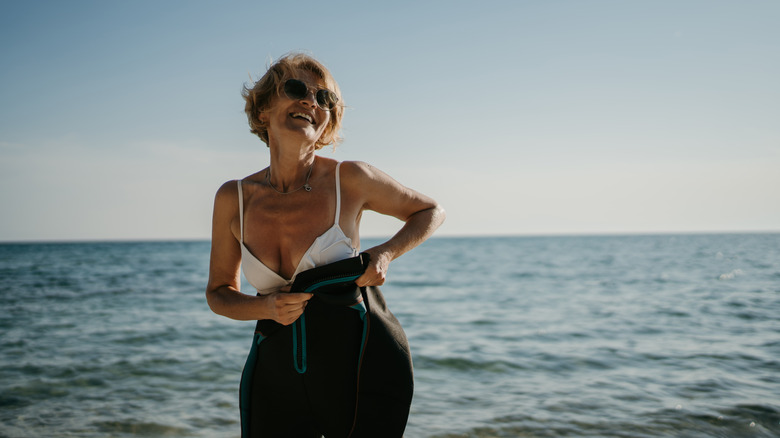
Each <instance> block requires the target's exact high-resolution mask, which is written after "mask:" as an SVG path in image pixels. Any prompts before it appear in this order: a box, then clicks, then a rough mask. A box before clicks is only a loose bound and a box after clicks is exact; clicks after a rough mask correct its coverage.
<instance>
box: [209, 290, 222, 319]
mask: <svg viewBox="0 0 780 438" xmlns="http://www.w3.org/2000/svg"><path fill="white" fill-rule="evenodd" d="M221 298H222V297H221V295H220V293H219V288H215V289H206V303H208V305H209V309H211V311H212V312H214V313H216V314H217V315H223V313H222V312H221V311H220V310H221V309H222V306H221V304H222V299H221Z"/></svg>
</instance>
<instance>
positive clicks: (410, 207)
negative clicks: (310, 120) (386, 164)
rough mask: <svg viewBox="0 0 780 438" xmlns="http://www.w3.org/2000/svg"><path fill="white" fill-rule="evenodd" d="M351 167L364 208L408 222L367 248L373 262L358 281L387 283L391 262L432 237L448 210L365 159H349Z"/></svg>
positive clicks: (374, 284) (373, 284)
mask: <svg viewBox="0 0 780 438" xmlns="http://www.w3.org/2000/svg"><path fill="white" fill-rule="evenodd" d="M344 164H347V163H344ZM349 167H350V171H349V173H350V176H351V177H352V178H350V179H351V183H352V184H350V185H351V188H353V189H354V190H355V192H357V193H359V194H360V197H361V200H362V210H371V211H375V212H377V213H380V214H385V215H388V216H393V217H396V218H398V219H400V220H401V221H403V222H404V226H403V227H402V228H401V229H400V230H399V231H398V232H397V233H396V234H395V235H394V236H393V237H392V238H390V240H388V241H387V242H384V243H382V244H381V245H377V246H375V247H373V248H369V249H367V250H365V251H364V252H366V253H368V254H369V255H370V256H371V262H370V264H369V266H368V268H367V269H366V272H365V273H364V274H363V275H362V276H360V277H359V278H358V279H357V280H355V283H356V284H357V285H358V286H360V287H363V286H379V285H382V284H384V283H385V278H386V276H387V269H388V266H389V265H390V262H391V261H393V260H395V259H397V258H398V257H400V256H401V255H402V254H404V253H405V252H407V251H409V250H411V249H412V248H414V247H416V246H417V245H419V244H421V243H423V242H424V241H425V240H426V239H427V238H429V237H430V236H431V235H432V234H433V232H434V231H436V229H437V228H438V227H439V225H441V224H442V222H444V219H445V217H446V213H445V212H444V209H443V208H442V207H441V206H440V205H439V204H438V203H437V202H436V201H435V200H433V199H432V198H430V197H428V196H425V195H423V194H422V193H419V192H416V191H414V190H412V189H410V188H408V187H404V186H403V185H401V184H400V183H398V182H397V181H395V180H394V179H393V178H391V177H390V176H389V175H387V174H386V173H384V172H382V171H381V170H379V169H377V168H375V167H372V166H370V165H368V164H366V163H361V162H349ZM353 193H354V192H353ZM362 210H361V211H362Z"/></svg>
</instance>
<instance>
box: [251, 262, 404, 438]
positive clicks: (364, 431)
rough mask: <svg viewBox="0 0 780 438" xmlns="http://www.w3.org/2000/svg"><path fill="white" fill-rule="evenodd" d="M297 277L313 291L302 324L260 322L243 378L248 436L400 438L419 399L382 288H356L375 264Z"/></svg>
mask: <svg viewBox="0 0 780 438" xmlns="http://www.w3.org/2000/svg"><path fill="white" fill-rule="evenodd" d="M361 256H362V259H361V257H355V258H353V259H347V260H342V261H340V262H336V263H332V264H330V265H326V266H321V267H317V268H314V269H311V270H309V271H304V272H301V273H300V274H298V276H297V277H296V281H295V283H294V284H293V287H292V289H291V291H292V292H304V291H306V292H312V293H314V297H312V299H311V300H310V301H309V304H308V305H307V306H306V310H305V312H304V313H303V315H302V316H301V317H300V318H299V319H298V320H297V321H296V322H294V323H293V324H291V325H289V326H282V325H280V324H277V323H275V322H273V321H268V320H264V321H258V325H257V331H256V333H255V337H254V340H253V344H252V348H251V350H250V353H249V357H248V358H247V363H246V366H245V367H244V372H243V375H242V378H241V429H242V437H243V438H249V437H273V438H277V437H320V436H323V435H324V436H325V437H326V438H338V437H353V438H358V437H372V438H375V437H379V438H381V437H401V436H402V435H403V432H404V429H405V427H406V421H407V418H408V416H409V406H410V404H411V400H412V391H413V379H412V362H411V355H410V353H409V346H408V342H407V340H406V335H405V334H404V332H403V330H402V329H401V326H400V324H399V323H398V320H397V319H396V318H395V317H394V316H393V314H392V313H391V312H390V311H389V310H388V309H387V306H386V303H385V300H384V297H383V296H382V293H381V291H380V290H379V288H376V287H368V288H357V286H355V284H354V279H355V278H357V276H359V275H360V273H362V270H363V269H364V267H365V265H366V263H367V262H368V260H367V256H366V255H365V254H362V255H361Z"/></svg>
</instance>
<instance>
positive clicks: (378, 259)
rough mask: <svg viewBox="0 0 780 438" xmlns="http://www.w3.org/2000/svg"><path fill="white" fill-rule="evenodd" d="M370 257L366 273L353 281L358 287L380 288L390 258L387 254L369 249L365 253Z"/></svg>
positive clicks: (383, 282)
mask: <svg viewBox="0 0 780 438" xmlns="http://www.w3.org/2000/svg"><path fill="white" fill-rule="evenodd" d="M365 252H366V253H368V255H369V256H370V257H371V259H370V261H369V263H368V267H367V268H366V271H365V272H364V273H363V275H361V276H360V277H358V278H357V279H356V280H355V284H357V285H358V287H365V286H381V285H383V284H385V278H386V277H387V269H388V268H389V267H390V261H391V260H392V257H390V256H389V255H388V254H387V253H385V252H381V251H378V250H377V249H376V248H371V249H368V250H366V251H365Z"/></svg>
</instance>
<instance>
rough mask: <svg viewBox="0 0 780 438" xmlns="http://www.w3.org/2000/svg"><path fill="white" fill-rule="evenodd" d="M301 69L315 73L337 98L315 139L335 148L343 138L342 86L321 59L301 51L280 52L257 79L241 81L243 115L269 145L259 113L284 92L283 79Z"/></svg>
mask: <svg viewBox="0 0 780 438" xmlns="http://www.w3.org/2000/svg"><path fill="white" fill-rule="evenodd" d="M300 70H303V71H308V72H311V73H314V74H315V75H316V76H317V77H319V78H320V79H322V81H323V82H325V86H326V87H327V88H328V89H329V90H331V91H333V92H334V93H336V96H338V98H339V102H338V104H336V106H335V107H334V108H333V109H331V110H330V121H329V122H328V126H327V127H326V128H325V131H324V132H323V133H322V136H321V137H320V138H319V140H317V142H316V143H315V147H316V148H317V149H320V148H322V147H323V146H326V145H329V144H332V145H333V147H334V148H335V147H336V145H338V144H339V143H341V141H342V138H341V136H340V131H341V118H342V117H343V115H344V105H343V103H342V99H341V90H340V89H339V86H338V84H337V83H336V80H335V79H334V78H333V75H331V74H330V72H329V71H328V69H327V68H326V67H325V66H324V65H322V63H320V62H319V61H317V60H316V59H314V58H313V57H311V56H309V55H306V54H304V53H289V54H287V55H284V56H282V57H281V58H279V59H278V60H276V62H274V63H273V64H271V66H270V67H269V68H268V71H267V72H266V73H265V74H264V75H263V77H261V78H260V80H258V81H257V82H255V83H254V84H251V86H249V84H245V85H244V89H243V91H242V92H241V96H243V97H244V100H245V101H246V105H245V107H244V112H246V117H247V119H248V120H249V128H250V129H249V131H250V132H252V133H253V134H255V135H257V136H258V137H260V139H261V140H263V142H264V143H265V144H266V146H267V145H268V127H267V126H265V124H264V123H263V122H261V121H260V114H261V113H262V112H263V111H266V110H268V109H269V108H270V107H271V101H272V100H273V98H274V97H277V96H280V95H281V94H282V93H283V86H284V82H285V81H286V80H287V79H292V78H295V73H296V72H297V71H300Z"/></svg>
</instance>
